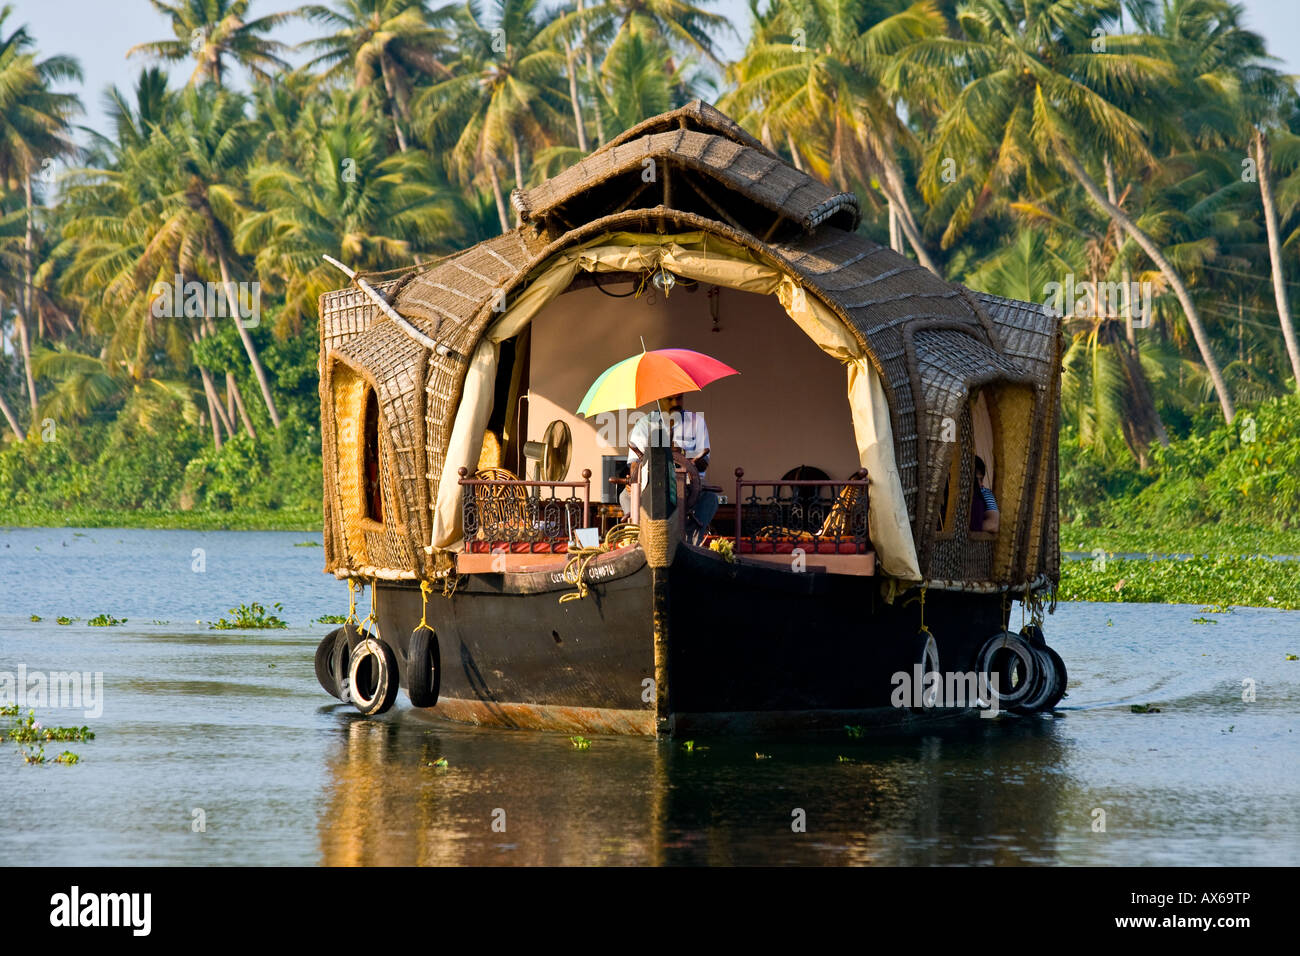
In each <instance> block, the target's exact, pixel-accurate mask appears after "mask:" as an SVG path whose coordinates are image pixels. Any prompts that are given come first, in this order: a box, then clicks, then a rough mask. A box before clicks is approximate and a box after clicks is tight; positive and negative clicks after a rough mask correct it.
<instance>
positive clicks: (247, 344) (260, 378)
mask: <svg viewBox="0 0 1300 956" xmlns="http://www.w3.org/2000/svg"><path fill="white" fill-rule="evenodd" d="M217 265H218V266H220V267H221V284H222V286H223V287H224V288H225V290H226V305H227V306H229V308H230V320H231V321H232V322H234V323H235V328H236V329H238V330H239V340H240V341H241V342H243V343H244V351H245V352H246V353H248V363H249V364H250V365H251V366H252V367H253V375H254V376H256V378H257V384H258V386H259V387H260V388H261V389H262V401H263V402H265V403H266V411H267V413H268V414H269V415H270V416H271V425H272V426H273V427H275V428H279V427H280V413H279V412H277V411H276V410H275V399H274V398H272V397H271V385H270V383H269V382H268V381H267V380H266V370H265V369H263V368H262V360H261V359H260V358H258V357H257V347H256V346H254V345H253V337H252V336H251V335H249V334H248V329H246V328H244V323H243V321H242V319H241V318H240V315H239V306H238V304H237V303H236V302H235V286H234V283H232V282H231V281H230V267H229V265H228V264H227V263H226V253H225V250H224V249H222V248H221V247H220V246H218V247H217Z"/></svg>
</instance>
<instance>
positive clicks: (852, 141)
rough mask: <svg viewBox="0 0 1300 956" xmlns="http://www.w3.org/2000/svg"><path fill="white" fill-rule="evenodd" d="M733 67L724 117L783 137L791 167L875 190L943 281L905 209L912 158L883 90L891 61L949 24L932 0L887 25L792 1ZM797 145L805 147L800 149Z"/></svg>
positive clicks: (841, 3) (850, 0) (843, 9)
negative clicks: (735, 115)
mask: <svg viewBox="0 0 1300 956" xmlns="http://www.w3.org/2000/svg"><path fill="white" fill-rule="evenodd" d="M773 9H774V10H778V13H777V15H776V17H775V18H774V19H771V20H769V21H768V22H766V23H765V24H764V25H763V29H762V30H761V31H760V32H757V33H756V34H755V37H754V39H753V40H752V41H751V43H750V46H749V48H748V49H747V50H746V52H745V56H744V58H743V59H742V60H741V61H740V62H739V63H737V64H736V65H735V67H734V69H733V76H734V79H735V81H736V87H735V90H734V91H733V92H732V93H731V94H730V95H729V96H727V97H726V98H725V99H724V101H723V102H724V108H736V109H737V111H738V112H740V113H741V115H742V116H743V117H745V118H746V119H748V120H750V121H751V122H753V123H756V124H758V125H759V126H761V127H763V128H764V129H765V130H767V131H768V135H769V139H770V134H771V131H773V130H775V131H777V132H778V133H779V134H781V135H784V136H785V138H786V140H787V142H788V143H789V146H790V150H791V153H792V158H793V159H794V161H795V162H796V164H798V165H800V166H802V165H803V163H801V162H800V154H801V153H802V154H803V156H802V159H803V161H804V162H806V163H808V165H809V166H811V167H812V169H813V170H814V171H817V172H819V173H822V174H823V175H828V176H829V178H830V179H831V180H832V181H833V182H834V183H835V184H836V185H837V186H838V187H839V188H840V189H848V188H849V180H850V178H855V179H857V180H858V181H859V182H862V183H867V182H872V181H875V182H878V183H879V184H880V190H881V192H882V193H883V194H884V195H885V198H886V202H887V205H888V208H889V211H890V214H891V219H892V218H894V217H897V221H898V223H899V225H900V226H901V227H902V229H903V233H904V235H905V236H906V237H907V240H908V243H909V244H910V245H911V246H912V249H913V251H914V252H915V253H916V256H917V258H918V259H919V260H920V262H921V264H922V265H924V266H925V267H926V268H928V269H930V270H931V271H932V272H934V273H935V274H936V275H939V274H940V273H939V269H938V267H937V266H936V265H935V263H934V260H933V259H932V258H931V256H930V254H929V252H928V250H927V249H926V247H925V244H924V241H923V240H922V237H921V231H920V227H919V226H918V225H917V222H916V218H915V216H914V215H913V214H912V210H911V206H910V204H909V202H908V199H907V193H906V188H905V185H904V177H903V172H902V169H901V167H900V165H899V162H898V158H897V153H898V150H899V149H900V148H914V147H915V142H914V139H913V137H912V134H911V132H910V130H909V129H908V127H907V126H906V125H905V124H904V123H903V121H902V119H901V118H900V117H899V113H898V109H897V103H896V101H895V100H894V99H893V98H892V97H891V95H890V92H889V90H888V89H887V88H886V85H885V83H884V82H883V78H884V75H885V73H886V68H887V66H888V64H889V63H890V62H891V58H892V57H894V56H896V55H897V54H898V53H899V52H900V51H901V50H903V49H905V48H907V47H908V46H909V45H911V44H913V43H916V42H917V41H918V40H920V39H922V38H924V37H929V36H935V35H938V34H939V33H941V31H942V29H943V20H942V17H941V16H940V15H939V13H938V11H937V9H936V8H935V7H934V4H933V3H932V2H931V0H923V2H920V3H915V4H913V5H912V6H909V7H907V8H906V9H903V10H901V11H899V12H896V13H894V14H892V15H887V16H886V15H882V14H880V13H879V12H878V11H877V10H876V9H875V5H874V4H872V3H870V2H868V0H796V2H793V3H786V4H783V5H782V6H781V7H780V8H773ZM796 143H802V144H804V145H803V146H802V147H799V146H797V145H796Z"/></svg>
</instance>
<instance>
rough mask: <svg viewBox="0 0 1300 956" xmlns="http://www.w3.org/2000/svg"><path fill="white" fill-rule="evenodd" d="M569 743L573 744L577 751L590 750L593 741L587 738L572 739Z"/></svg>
mask: <svg viewBox="0 0 1300 956" xmlns="http://www.w3.org/2000/svg"><path fill="white" fill-rule="evenodd" d="M569 741H570V742H571V743H572V744H573V747H574V749H575V750H590V749H591V741H590V740H588V739H587V738H586V737H581V736H579V737H570V738H569Z"/></svg>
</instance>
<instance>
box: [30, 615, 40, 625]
mask: <svg viewBox="0 0 1300 956" xmlns="http://www.w3.org/2000/svg"><path fill="white" fill-rule="evenodd" d="M28 620H30V621H31V622H32V623H33V624H39V623H40V622H41V616H40V615H39V614H33V615H32V616H31V617H30V618H28Z"/></svg>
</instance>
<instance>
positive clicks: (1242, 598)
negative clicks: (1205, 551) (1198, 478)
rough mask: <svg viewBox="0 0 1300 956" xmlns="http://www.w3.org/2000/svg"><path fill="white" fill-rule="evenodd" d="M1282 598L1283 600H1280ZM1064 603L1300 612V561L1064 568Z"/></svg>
mask: <svg viewBox="0 0 1300 956" xmlns="http://www.w3.org/2000/svg"><path fill="white" fill-rule="evenodd" d="M1279 595H1280V596H1281V597H1279ZM1060 599H1061V600H1063V601H1098V602H1103V601H1117V602H1120V603H1142V604H1196V605H1205V606H1207V607H1209V608H1211V609H1214V610H1213V613H1218V611H1217V608H1220V607H1228V606H1229V605H1233V606H1239V607H1274V608H1286V609H1291V610H1296V609H1300V561H1292V560H1282V561H1276V560H1273V559H1271V558H1261V557H1249V558H1244V557H1234V556H1231V555H1224V554H1219V555H1215V556H1213V557H1192V558H1185V559H1177V558H1172V559H1164V558H1157V559H1149V560H1148V559H1140V558H1112V559H1108V560H1105V561H1095V560H1092V559H1087V560H1079V561H1062V562H1061V585H1060Z"/></svg>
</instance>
